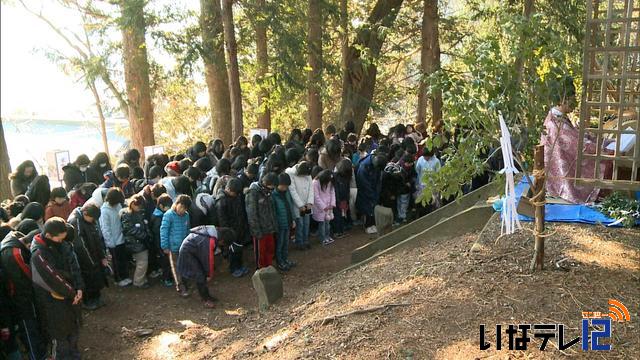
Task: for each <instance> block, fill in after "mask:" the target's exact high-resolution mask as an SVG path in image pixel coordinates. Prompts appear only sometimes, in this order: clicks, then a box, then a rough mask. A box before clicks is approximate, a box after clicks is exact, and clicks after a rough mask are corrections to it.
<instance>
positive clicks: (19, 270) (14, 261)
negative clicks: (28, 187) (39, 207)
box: [0, 222, 46, 359]
mask: <svg viewBox="0 0 640 360" xmlns="http://www.w3.org/2000/svg"><path fill="white" fill-rule="evenodd" d="M30 228H31V231H30V232H29V233H28V234H27V235H25V234H23V233H22V232H19V231H13V232H11V233H10V234H9V235H7V237H6V238H5V239H4V240H3V241H2V244H1V245H0V260H1V262H2V269H3V270H4V272H5V276H6V278H7V283H8V284H9V289H10V291H9V294H8V295H9V306H10V310H11V312H12V315H13V320H14V323H16V324H17V326H18V337H19V338H20V340H21V341H22V344H23V345H24V346H25V347H26V350H27V351H28V353H29V358H30V359H44V357H45V355H46V345H45V344H46V340H45V338H44V334H42V331H41V330H40V319H39V316H38V312H37V311H36V307H35V295H34V292H33V283H32V282H31V266H30V260H31V252H30V251H29V246H31V241H32V240H33V237H34V236H35V235H36V234H38V233H39V232H40V230H39V229H38V227H37V224H35V222H32V226H31V227H30ZM24 230H25V231H26V230H28V229H27V228H25V229H24Z"/></svg>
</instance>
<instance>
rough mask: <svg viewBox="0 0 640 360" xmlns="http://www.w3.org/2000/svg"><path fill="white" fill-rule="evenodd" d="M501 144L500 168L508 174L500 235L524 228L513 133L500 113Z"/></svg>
mask: <svg viewBox="0 0 640 360" xmlns="http://www.w3.org/2000/svg"><path fill="white" fill-rule="evenodd" d="M500 132H501V134H502V136H501V137H500V145H501V146H502V158H503V160H504V169H502V170H500V173H501V174H506V176H507V179H506V182H505V185H504V200H503V204H502V225H501V227H500V235H503V234H507V235H508V234H513V233H514V232H515V230H516V228H518V229H522V225H520V220H519V219H518V212H517V211H516V191H515V183H514V180H513V174H517V173H518V169H516V167H515V165H514V163H513V150H512V149H511V133H510V132H509V129H508V128H507V124H506V123H505V122H504V118H503V117H502V114H500Z"/></svg>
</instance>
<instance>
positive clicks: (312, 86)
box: [307, 0, 322, 130]
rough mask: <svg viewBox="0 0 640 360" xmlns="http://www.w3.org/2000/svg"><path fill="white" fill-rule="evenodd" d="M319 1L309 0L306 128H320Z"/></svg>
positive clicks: (320, 25)
mask: <svg viewBox="0 0 640 360" xmlns="http://www.w3.org/2000/svg"><path fill="white" fill-rule="evenodd" d="M320 2H321V0H309V13H308V14H307V16H308V18H309V32H308V34H307V51H308V54H309V67H310V68H311V70H310V71H309V72H308V74H307V82H308V84H307V86H308V109H307V128H309V129H312V130H315V129H321V128H322V95H321V91H322V5H321V4H320Z"/></svg>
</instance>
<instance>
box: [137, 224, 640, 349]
mask: <svg viewBox="0 0 640 360" xmlns="http://www.w3.org/2000/svg"><path fill="white" fill-rule="evenodd" d="M498 227H499V226H497V224H494V225H493V226H490V227H489V228H488V230H487V231H489V232H493V234H485V236H487V237H488V238H492V239H495V238H496V237H497V235H498V234H496V231H497V232H498V233H499V229H497V228H498ZM551 232H552V234H553V235H552V236H550V237H549V238H547V241H546V255H545V259H546V267H547V270H545V271H543V272H540V273H534V274H531V273H529V271H528V267H529V261H530V259H531V254H532V248H533V244H532V240H531V238H532V236H531V235H530V234H531V233H530V232H529V231H524V232H523V233H521V234H517V235H513V236H510V237H502V238H500V239H499V240H498V242H497V244H495V245H493V244H490V245H491V246H487V247H485V248H484V250H482V251H480V252H474V253H471V252H470V251H469V249H470V248H471V246H472V244H473V242H474V241H475V240H476V238H477V234H476V235H471V234H470V235H467V236H462V237H458V238H455V239H451V240H446V241H444V240H443V241H436V242H430V241H429V239H423V240H422V242H421V243H420V245H419V246H417V247H415V248H413V249H405V250H403V251H400V252H396V253H392V254H389V255H386V256H383V257H380V258H378V259H377V260H375V261H373V262H371V263H369V264H367V265H365V266H363V267H361V268H357V269H354V270H351V271H348V272H346V273H343V274H340V275H338V276H336V277H334V278H331V279H329V280H327V281H324V282H320V283H317V284H315V285H313V286H311V287H309V288H308V290H306V291H304V292H301V293H299V294H290V295H293V296H290V297H289V298H288V299H285V300H284V301H282V302H281V303H279V304H278V305H276V306H275V307H273V308H272V309H271V310H270V311H269V312H268V313H266V314H259V313H256V312H254V311H244V310H243V311H240V312H234V311H227V316H231V317H235V318H237V320H236V321H235V322H233V323H232V325H227V324H225V325H223V324H222V323H228V322H227V321H223V322H220V321H213V322H208V321H204V322H203V323H202V324H199V323H198V321H196V320H195V319H193V320H192V321H183V322H182V325H179V326H177V327H175V328H174V329H171V330H166V331H163V332H161V333H159V334H156V336H154V337H152V338H150V339H148V340H146V341H144V342H141V343H137V344H136V346H137V347H136V352H137V354H138V355H137V357H139V358H143V359H165V358H181V359H182V358H184V359H211V358H216V359H245V358H260V359H301V358H314V359H335V358H340V359H353V358H362V359H380V358H393V359H430V358H443V359H453V358H484V357H488V356H492V355H494V356H495V355H498V356H500V357H502V358H504V357H505V356H507V357H510V358H513V357H515V358H525V357H527V358H531V357H533V358H557V357H558V356H559V355H560V354H561V352H560V351H559V350H558V349H557V340H556V339H552V340H551V342H552V344H550V345H549V346H548V347H547V350H546V351H545V352H541V351H540V350H539V349H538V346H539V345H540V342H541V339H537V338H532V341H531V342H530V343H529V350H527V351H526V352H522V351H511V352H510V351H507V350H502V351H500V352H499V353H498V352H496V351H495V346H494V345H493V346H492V347H491V349H490V350H488V351H480V350H479V346H478V344H479V325H480V324H487V336H488V341H489V342H491V343H493V342H495V324H503V331H502V332H503V336H502V339H503V340H502V343H503V349H506V348H507V347H508V345H507V344H508V342H507V339H506V336H505V335H504V329H505V328H506V325H508V324H520V323H527V324H528V323H543V322H544V323H563V324H565V327H566V328H567V330H566V338H567V339H573V338H575V337H578V336H579V335H580V320H581V318H582V315H581V312H582V311H602V312H607V307H608V305H607V301H608V299H609V298H615V299H617V300H619V301H621V302H622V303H624V304H626V305H627V307H628V308H629V311H630V312H631V322H627V323H614V325H613V337H612V344H613V351H612V352H610V353H607V354H606V357H607V358H632V356H635V355H632V354H637V353H635V351H636V350H637V349H639V348H640V327H639V326H638V324H639V321H638V315H639V314H638V304H639V303H640V287H639V286H638V284H639V282H640V231H639V230H637V229H635V230H628V229H609V228H604V227H595V226H582V225H565V224H562V225H553V226H551ZM285 286H286V283H285ZM358 311H362V312H363V313H358ZM351 312H355V313H351ZM204 323H208V325H204ZM217 323H218V324H220V325H216V324H217ZM579 352H580V344H578V345H576V346H574V347H572V348H570V349H567V350H565V351H564V352H562V354H565V355H572V354H576V353H579ZM579 354H580V356H581V357H585V356H586V357H588V358H591V357H593V358H600V357H601V355H602V354H601V353H597V352H589V353H579Z"/></svg>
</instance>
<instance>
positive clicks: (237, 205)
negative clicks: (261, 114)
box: [0, 123, 441, 359]
mask: <svg viewBox="0 0 640 360" xmlns="http://www.w3.org/2000/svg"><path fill="white" fill-rule="evenodd" d="M425 130H426V129H425V127H424V126H415V127H414V126H412V125H408V126H404V125H398V126H396V127H394V128H393V129H392V131H391V132H390V134H389V135H388V136H384V135H383V134H382V133H381V131H380V130H379V128H378V126H377V125H376V124H375V123H374V124H371V126H369V128H368V129H367V130H366V135H365V136H363V137H361V138H359V137H358V136H357V135H356V134H355V126H354V124H353V123H347V125H346V126H345V127H344V129H341V130H340V131H338V130H337V129H336V128H335V127H334V126H332V125H330V126H328V127H327V128H326V129H325V130H324V131H323V130H321V129H317V130H316V131H311V130H309V129H306V130H299V129H295V130H293V131H292V132H291V134H290V136H289V138H288V139H286V140H283V139H282V138H281V136H280V135H279V134H278V133H271V134H269V135H268V136H267V137H266V138H264V139H263V138H261V137H260V136H259V135H254V136H253V137H252V138H251V139H247V138H245V137H244V136H241V137H239V138H238V139H237V140H236V141H235V142H234V143H233V144H230V145H229V146H226V144H223V143H222V141H220V140H218V139H217V140H213V141H211V142H210V143H209V144H208V145H207V144H205V143H203V142H198V143H196V144H194V145H193V146H192V147H191V148H189V149H188V150H187V151H186V153H184V154H179V155H174V156H171V157H170V156H168V155H166V154H154V155H151V156H149V157H147V159H146V160H145V161H142V160H143V159H141V156H140V153H139V152H138V151H137V150H135V149H132V150H129V151H127V152H126V153H125V154H124V157H123V158H122V159H121V160H120V161H119V162H118V163H117V164H115V167H114V168H112V165H111V161H110V159H109V156H108V155H107V154H105V153H99V154H97V155H96V156H95V157H94V158H93V160H90V159H89V157H87V156H86V155H81V156H79V157H78V158H77V159H76V161H74V162H73V163H71V164H68V165H67V166H65V167H64V178H63V182H64V187H56V188H53V189H50V185H49V179H48V178H47V177H46V176H45V175H40V174H38V172H37V169H36V167H35V165H34V163H33V162H31V161H25V162H23V163H22V164H20V166H18V167H17V169H16V171H15V172H14V173H13V174H12V175H11V189H12V192H13V200H11V201H8V200H7V201H5V202H4V203H3V207H2V208H1V210H0V220H1V224H0V239H4V240H3V241H2V243H1V246H0V260H1V262H0V264H1V272H0V277H1V279H0V284H1V285H2V287H1V288H0V296H1V299H2V304H1V305H0V311H2V316H0V329H1V335H2V344H3V346H4V351H5V352H6V353H8V354H15V353H16V352H15V351H16V349H17V347H16V344H17V342H18V341H19V342H20V343H21V344H22V345H23V346H22V348H23V349H26V350H27V352H28V353H29V356H30V358H31V359H42V358H44V357H45V356H46V354H48V353H51V352H53V354H57V355H58V358H65V359H66V358H79V357H80V355H79V352H78V349H77V341H78V334H79V321H80V309H82V308H84V309H85V310H94V309H97V308H99V307H102V306H104V305H105V301H104V299H103V298H102V296H101V290H102V289H103V288H104V287H105V286H106V284H107V282H108V281H109V279H112V280H113V281H114V282H115V283H116V284H117V285H118V286H121V287H126V286H133V287H136V288H139V289H145V288H148V287H149V286H150V283H152V280H151V279H156V278H158V281H160V282H161V283H162V284H164V285H165V286H167V287H173V288H175V289H176V291H177V292H178V293H179V295H180V296H184V297H186V296H189V285H191V283H195V287H196V289H197V291H198V293H199V295H200V297H201V299H202V301H203V304H204V306H205V307H207V308H210V307H213V306H214V301H215V300H216V299H215V297H214V296H213V295H211V294H210V292H209V289H208V288H207V280H208V279H210V278H211V276H213V269H214V262H215V259H216V257H218V258H220V257H222V258H225V259H228V264H229V265H228V266H229V270H230V273H231V274H232V275H233V276H234V277H242V276H245V275H246V274H248V273H249V270H248V268H247V266H245V265H244V264H243V256H242V254H243V251H246V250H249V249H251V248H252V249H253V253H254V255H255V258H254V259H255V260H254V261H255V264H254V265H255V268H263V267H268V266H271V265H273V266H275V267H276V268H277V269H278V270H279V271H281V272H287V271H290V270H291V269H292V268H294V267H295V266H296V262H294V261H293V260H292V259H290V258H289V243H290V242H292V243H293V244H294V245H293V246H294V247H295V249H296V250H299V251H305V250H308V249H309V248H310V247H311V241H310V237H311V236H312V235H311V234H314V236H315V234H317V238H318V239H319V242H320V243H321V244H322V245H323V246H330V245H331V244H332V243H333V242H334V241H337V239H341V238H344V237H345V236H347V234H348V233H349V230H350V229H351V228H352V227H353V226H354V225H363V228H364V230H365V231H366V233H368V234H375V233H376V232H378V231H379V230H382V229H379V228H380V227H382V226H386V225H382V224H381V220H379V219H381V218H382V216H381V215H380V214H385V213H387V214H392V220H393V221H395V223H396V224H399V223H403V222H407V221H411V220H412V219H414V218H416V217H418V216H421V215H424V214H425V213H426V212H427V211H428V210H429V209H428V208H426V207H424V206H422V205H421V204H416V201H415V200H416V196H417V195H418V193H419V192H420V191H421V189H422V188H423V187H424V182H423V181H422V179H423V176H424V175H425V172H428V171H438V169H439V168H440V166H441V163H440V160H439V159H438V157H437V156H436V152H435V150H434V149H426V148H423V145H422V144H423V141H422V140H423V138H424V137H425V136H426V135H427V134H426V131H425ZM377 220H378V221H377ZM274 260H275V262H274ZM218 261H220V260H219V259H218Z"/></svg>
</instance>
